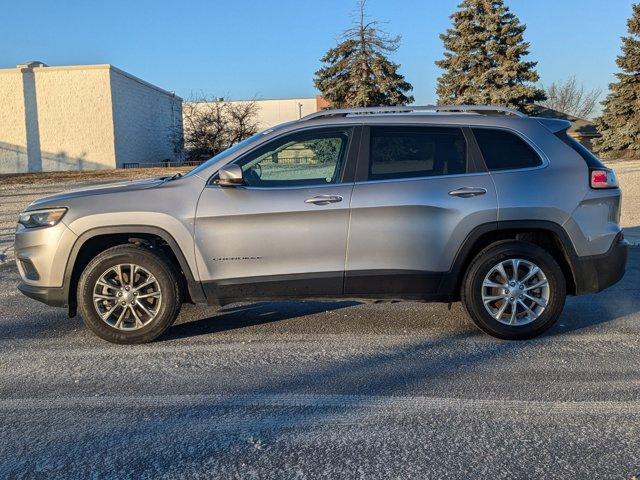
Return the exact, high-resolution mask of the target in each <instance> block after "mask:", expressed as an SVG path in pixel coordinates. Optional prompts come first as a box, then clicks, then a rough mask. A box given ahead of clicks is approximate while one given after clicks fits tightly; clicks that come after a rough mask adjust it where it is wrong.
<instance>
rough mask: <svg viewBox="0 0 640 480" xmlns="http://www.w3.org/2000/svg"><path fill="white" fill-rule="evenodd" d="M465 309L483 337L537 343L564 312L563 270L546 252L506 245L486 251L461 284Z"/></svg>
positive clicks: (515, 243) (509, 242) (531, 246)
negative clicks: (481, 331)
mask: <svg viewBox="0 0 640 480" xmlns="http://www.w3.org/2000/svg"><path fill="white" fill-rule="evenodd" d="M461 296H462V304H463V305H464V308H465V310H466V311H467V313H468V314H469V316H470V317H471V319H472V320H473V322H474V323H475V324H476V326H478V328H480V329H481V330H483V331H484V332H486V333H488V334H490V335H493V336H494V337H498V338H502V339H507V340H524V339H528V338H533V337H536V336H538V335H540V334H542V333H543V332H545V331H546V330H548V329H549V328H551V327H552V326H553V325H554V324H555V322H556V321H557V320H558V317H559V316H560V314H561V313H562V309H563V308H564V302H565V297H566V281H565V278H564V275H563V273H562V269H561V268H560V266H559V265H558V263H557V262H556V261H555V260H554V258H553V257H552V256H551V255H550V254H549V253H548V252H547V251H546V250H544V249H542V248H540V247H539V246H537V245H534V244H532V243H528V242H522V241H515V240H507V241H504V242H498V243H495V244H493V245H490V246H489V247H487V248H485V249H484V250H482V251H481V252H480V253H479V254H478V255H477V256H476V258H475V259H474V260H473V262H472V263H471V265H470V266H469V268H468V269H467V272H466V274H465V277H464V280H463V284H462V292H461Z"/></svg>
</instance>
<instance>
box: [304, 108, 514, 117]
mask: <svg viewBox="0 0 640 480" xmlns="http://www.w3.org/2000/svg"><path fill="white" fill-rule="evenodd" d="M413 112H469V113H480V112H486V113H490V112H494V113H504V114H506V115H515V116H516V117H526V116H527V115H525V114H524V113H522V112H520V111H518V110H514V109H513V108H507V107H500V106H497V105H412V106H402V105H398V106H392V107H361V108H338V109H334V110H320V111H319V112H315V113H311V114H309V115H307V116H305V117H302V118H301V119H300V121H307V120H312V119H314V118H324V117H346V116H349V115H378V114H393V113H413Z"/></svg>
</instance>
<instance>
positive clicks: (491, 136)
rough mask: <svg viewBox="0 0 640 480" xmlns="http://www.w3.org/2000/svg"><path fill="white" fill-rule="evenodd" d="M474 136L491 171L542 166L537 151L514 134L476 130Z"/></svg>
mask: <svg viewBox="0 0 640 480" xmlns="http://www.w3.org/2000/svg"><path fill="white" fill-rule="evenodd" d="M473 134H474V136H475V137H476V140H477V142H478V146H479V147H480V151H481V152H482V156H483V157H484V161H485V163H486V165H487V168H488V169H489V170H490V171H495V170H511V169H515V168H531V167H537V166H539V165H542V160H541V159H540V157H539V156H538V154H537V153H536V152H535V150H534V149H533V148H531V147H530V146H529V144H528V143H527V142H525V141H524V140H523V139H521V138H520V137H519V136H517V135H515V134H514V133H511V132H507V131H505V130H492V129H490V128H474V129H473Z"/></svg>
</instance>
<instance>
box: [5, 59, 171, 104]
mask: <svg viewBox="0 0 640 480" xmlns="http://www.w3.org/2000/svg"><path fill="white" fill-rule="evenodd" d="M107 69H108V70H111V71H113V72H115V73H118V74H119V75H122V76H123V77H126V78H128V79H130V80H133V81H134V82H138V83H139V84H141V85H144V86H145V87H149V88H152V89H154V90H156V91H158V92H160V93H164V94H165V95H168V96H172V97H175V98H177V99H179V100H182V98H181V97H179V96H178V95H176V94H175V93H173V92H170V91H168V90H165V89H163V88H160V87H158V86H157V85H154V84H153V83H149V82H147V81H146V80H142V79H141V78H139V77H136V76H135V75H132V74H130V73H128V72H125V71H124V70H122V69H120V68H118V67H116V66H114V65H111V64H110V63H98V64H90V65H55V66H34V67H21V66H18V67H9V68H0V74H7V73H18V72H22V71H24V70H33V71H36V72H55V71H65V70H66V71H68V70H107Z"/></svg>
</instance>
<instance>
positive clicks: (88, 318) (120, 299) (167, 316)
mask: <svg viewBox="0 0 640 480" xmlns="http://www.w3.org/2000/svg"><path fill="white" fill-rule="evenodd" d="M177 278H178V277H177V275H176V273H175V270H174V269H173V267H172V265H171V263H170V262H169V261H167V260H165V259H164V258H163V257H161V256H159V255H156V254H155V253H153V252H151V251H149V250H147V249H145V248H143V247H139V246H136V245H120V246H117V247H113V248H110V249H108V250H105V251H104V252H102V253H101V254H100V255H98V256H97V257H96V258H94V259H93V260H92V261H91V262H90V263H89V265H87V267H86V268H85V270H84V271H83V272H82V275H81V277H80V281H79V283H78V308H79V311H80V314H81V316H82V318H83V320H84V323H85V324H86V325H87V327H89V329H91V330H92V331H93V332H94V333H95V334H96V335H98V336H99V337H100V338H103V339H105V340H108V341H110V342H113V343H145V342H150V341H152V340H153V339H155V338H157V337H158V336H160V335H161V334H162V333H163V332H164V331H165V330H166V329H167V328H168V327H169V326H170V325H171V324H172V323H173V322H174V321H175V319H176V317H177V316H178V312H179V311H180V306H181V299H180V288H179V285H178V280H177Z"/></svg>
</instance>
